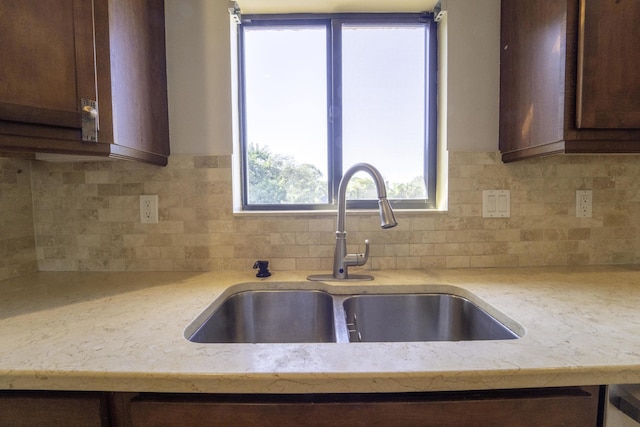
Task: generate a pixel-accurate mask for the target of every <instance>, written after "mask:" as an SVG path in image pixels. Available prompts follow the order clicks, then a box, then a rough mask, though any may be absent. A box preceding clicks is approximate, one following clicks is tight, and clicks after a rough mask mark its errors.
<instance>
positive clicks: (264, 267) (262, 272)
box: [253, 261, 271, 277]
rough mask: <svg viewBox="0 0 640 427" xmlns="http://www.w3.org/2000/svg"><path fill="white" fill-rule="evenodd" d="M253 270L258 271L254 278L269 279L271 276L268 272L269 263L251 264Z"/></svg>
mask: <svg viewBox="0 0 640 427" xmlns="http://www.w3.org/2000/svg"><path fill="white" fill-rule="evenodd" d="M253 268H254V269H256V268H257V269H258V272H257V273H256V277H269V276H271V272H269V261H256V263H255V264H253Z"/></svg>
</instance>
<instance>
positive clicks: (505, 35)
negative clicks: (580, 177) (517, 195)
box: [500, 0, 640, 162]
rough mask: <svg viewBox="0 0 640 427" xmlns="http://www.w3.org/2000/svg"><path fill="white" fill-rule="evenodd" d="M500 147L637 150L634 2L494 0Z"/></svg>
mask: <svg viewBox="0 0 640 427" xmlns="http://www.w3.org/2000/svg"><path fill="white" fill-rule="evenodd" d="M501 13H502V15H501V54H500V61H501V63H500V151H501V152H502V160H503V161H505V162H509V161H515V160H521V159H525V158H530V157H537V156H543V155H549V154H556V153H640V26H639V25H638V24H637V23H638V22H640V2H638V1H637V0H502V6H501Z"/></svg>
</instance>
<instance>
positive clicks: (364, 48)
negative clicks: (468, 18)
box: [238, 14, 437, 210]
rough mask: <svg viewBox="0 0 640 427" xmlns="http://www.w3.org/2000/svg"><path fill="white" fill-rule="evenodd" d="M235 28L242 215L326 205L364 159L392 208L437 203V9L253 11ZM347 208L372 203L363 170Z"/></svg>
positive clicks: (352, 187) (350, 189) (371, 187)
mask: <svg viewBox="0 0 640 427" xmlns="http://www.w3.org/2000/svg"><path fill="white" fill-rule="evenodd" d="M242 18H243V21H242V24H241V25H240V26H239V39H238V40H239V65H240V66H239V70H240V71H239V74H240V76H239V81H240V85H239V86H240V100H241V102H240V123H241V132H240V146H241V162H242V168H241V169H242V181H243V183H242V203H243V209H245V210H304V209H328V208H331V206H332V205H333V204H334V201H335V198H336V196H337V193H338V185H339V183H340V179H341V177H342V173H343V171H346V170H347V169H348V168H349V167H350V166H351V165H353V164H355V163H360V162H367V163H371V164H372V165H374V166H375V167H376V168H378V169H379V170H380V172H381V173H382V175H383V177H384V179H385V181H386V184H387V194H388V198H389V200H390V201H391V203H392V206H393V207H394V208H408V209H411V208H432V207H434V206H435V188H436V185H435V184H436V183H435V181H436V146H437V141H436V135H437V134H436V118H437V116H436V99H437V98H436V70H437V65H436V60H437V52H436V47H437V41H436V28H435V25H436V24H435V23H434V22H433V18H432V16H431V15H430V14H367V15H363V14H341V15H329V16H318V15H304V16H295V15H277V16H276V15H257V16H256V15H252V16H246V15H245V16H243V17H242ZM347 198H348V199H349V201H348V206H349V207H352V208H353V207H356V208H368V207H371V208H374V207H377V197H376V192H375V186H374V184H373V181H372V180H371V179H370V177H369V176H368V175H366V174H362V175H359V174H357V175H356V176H355V177H354V178H353V179H352V180H351V181H350V184H349V187H348V191H347Z"/></svg>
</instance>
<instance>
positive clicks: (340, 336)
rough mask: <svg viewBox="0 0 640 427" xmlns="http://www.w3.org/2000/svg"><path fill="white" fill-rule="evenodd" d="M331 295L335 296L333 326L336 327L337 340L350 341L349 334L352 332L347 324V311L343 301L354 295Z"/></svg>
mask: <svg viewBox="0 0 640 427" xmlns="http://www.w3.org/2000/svg"><path fill="white" fill-rule="evenodd" d="M330 295H331V297H332V298H333V327H334V328H335V329H334V330H335V334H336V342H337V343H348V342H349V334H350V333H352V332H351V331H350V329H349V326H348V324H347V313H346V312H345V309H344V305H343V304H342V303H343V302H344V300H345V299H347V298H348V297H350V296H352V295H346V296H345V295H335V294H330Z"/></svg>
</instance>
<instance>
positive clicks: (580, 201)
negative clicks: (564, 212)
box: [576, 190, 593, 218]
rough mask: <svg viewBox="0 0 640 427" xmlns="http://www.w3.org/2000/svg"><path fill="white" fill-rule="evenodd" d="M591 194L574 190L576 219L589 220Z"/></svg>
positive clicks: (587, 191) (590, 192)
mask: <svg viewBox="0 0 640 427" xmlns="http://www.w3.org/2000/svg"><path fill="white" fill-rule="evenodd" d="M592 204H593V193H592V191H591V190H576V217H578V218H591V215H592Z"/></svg>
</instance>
